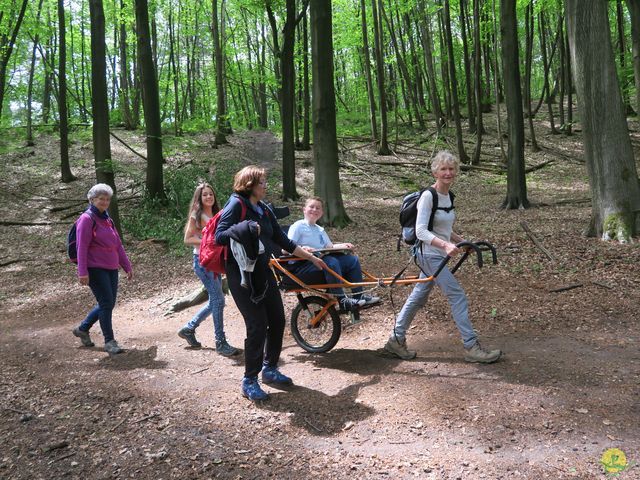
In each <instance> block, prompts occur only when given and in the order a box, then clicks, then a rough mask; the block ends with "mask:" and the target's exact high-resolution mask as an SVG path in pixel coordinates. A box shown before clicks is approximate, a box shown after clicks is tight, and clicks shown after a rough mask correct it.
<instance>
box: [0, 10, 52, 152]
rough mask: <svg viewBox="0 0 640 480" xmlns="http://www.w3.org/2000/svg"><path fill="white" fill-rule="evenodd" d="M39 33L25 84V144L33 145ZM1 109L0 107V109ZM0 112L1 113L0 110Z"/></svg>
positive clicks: (35, 39)
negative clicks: (34, 84)
mask: <svg viewBox="0 0 640 480" xmlns="http://www.w3.org/2000/svg"><path fill="white" fill-rule="evenodd" d="M42 1H43V0H39V2H38V11H37V13H36V24H37V25H39V24H40V14H41V13H42ZM39 41H40V35H39V33H38V32H36V34H35V35H34V37H33V48H32V49H31V65H30V66H29V81H28V84H27V129H26V130H27V132H26V133H27V145H28V146H33V145H34V143H33V77H34V75H35V71H36V55H37V52H38V44H39ZM0 110H1V109H0ZM0 113H2V112H1V111H0Z"/></svg>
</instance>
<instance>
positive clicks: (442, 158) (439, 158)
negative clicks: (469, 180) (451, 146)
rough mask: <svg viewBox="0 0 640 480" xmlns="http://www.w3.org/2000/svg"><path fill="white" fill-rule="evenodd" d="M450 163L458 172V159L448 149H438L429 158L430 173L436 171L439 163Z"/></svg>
mask: <svg viewBox="0 0 640 480" xmlns="http://www.w3.org/2000/svg"><path fill="white" fill-rule="evenodd" d="M443 164H450V165H453V166H454V167H455V169H456V173H459V172H460V160H458V157H456V156H455V155H454V154H453V153H451V152H450V151H448V150H440V151H439V152H438V153H436V156H435V157H433V160H431V173H436V172H437V171H438V169H439V168H440V166H441V165H443Z"/></svg>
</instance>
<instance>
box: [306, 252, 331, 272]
mask: <svg viewBox="0 0 640 480" xmlns="http://www.w3.org/2000/svg"><path fill="white" fill-rule="evenodd" d="M309 261H310V262H311V263H313V265H314V266H315V267H316V268H319V269H320V270H325V269H326V268H327V264H326V263H324V260H322V259H321V258H319V257H316V256H315V255H312V256H311V258H310V259H309Z"/></svg>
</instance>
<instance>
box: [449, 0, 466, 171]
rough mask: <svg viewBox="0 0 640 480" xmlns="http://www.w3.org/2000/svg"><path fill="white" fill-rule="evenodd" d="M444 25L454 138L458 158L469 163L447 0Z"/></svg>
mask: <svg viewBox="0 0 640 480" xmlns="http://www.w3.org/2000/svg"><path fill="white" fill-rule="evenodd" d="M444 25H445V36H446V43H447V52H448V57H449V77H450V80H451V103H452V105H451V106H452V108H453V120H454V122H455V124H456V139H457V141H458V158H460V162H461V163H469V156H468V155H467V152H466V151H465V149H464V139H463V137H462V124H461V123H460V104H459V102H458V80H457V78H456V65H455V61H454V56H453V38H452V35H451V12H450V7H449V0H444Z"/></svg>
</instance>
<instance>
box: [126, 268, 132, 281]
mask: <svg viewBox="0 0 640 480" xmlns="http://www.w3.org/2000/svg"><path fill="white" fill-rule="evenodd" d="M127 280H129V281H131V280H133V270H129V271H128V272H127Z"/></svg>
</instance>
